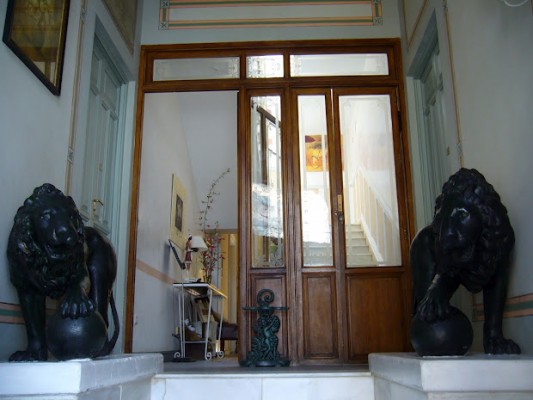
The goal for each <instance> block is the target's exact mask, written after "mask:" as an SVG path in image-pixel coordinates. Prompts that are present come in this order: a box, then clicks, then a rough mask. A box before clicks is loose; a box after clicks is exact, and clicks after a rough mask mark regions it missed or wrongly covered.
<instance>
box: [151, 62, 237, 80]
mask: <svg viewBox="0 0 533 400" xmlns="http://www.w3.org/2000/svg"><path fill="white" fill-rule="evenodd" d="M239 73H240V71H239V57H213V58H174V59H169V60H166V59H165V60H154V76H153V79H154V81H179V80H198V79H237V78H239Z"/></svg>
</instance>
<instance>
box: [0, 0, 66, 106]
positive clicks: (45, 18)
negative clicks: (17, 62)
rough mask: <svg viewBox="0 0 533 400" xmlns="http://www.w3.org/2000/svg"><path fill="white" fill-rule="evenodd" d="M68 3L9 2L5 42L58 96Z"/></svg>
mask: <svg viewBox="0 0 533 400" xmlns="http://www.w3.org/2000/svg"><path fill="white" fill-rule="evenodd" d="M68 9H69V0H46V1H45V0H9V3H8V5H7V13H6V22H5V25H4V35H3V37H2V39H3V41H4V43H5V44H6V45H7V46H8V47H9V48H10V49H11V50H12V51H13V52H14V53H15V54H16V55H17V57H18V58H20V59H21V60H22V62H24V64H26V66H27V67H28V68H29V69H30V70H31V71H32V72H33V73H34V74H35V75H36V76H37V78H39V79H40V80H41V82H42V83H44V85H45V86H46V87H47V88H48V89H49V90H50V91H51V92H52V93H53V94H55V95H56V96H59V94H60V92H61V75H62V72H63V55H64V51H65V38H66V34H67V20H68Z"/></svg>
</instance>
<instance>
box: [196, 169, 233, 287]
mask: <svg viewBox="0 0 533 400" xmlns="http://www.w3.org/2000/svg"><path fill="white" fill-rule="evenodd" d="M229 173H230V169H229V168H228V169H227V170H225V171H224V172H222V174H220V175H219V177H218V178H217V179H215V180H214V181H213V182H212V183H211V187H210V188H209V191H208V192H207V195H206V199H205V200H202V207H203V208H202V209H201V210H200V217H199V219H198V220H199V225H200V228H201V230H202V232H203V235H204V241H205V243H206V245H207V251H205V252H204V253H203V254H202V255H203V260H202V263H203V265H204V266H203V267H202V269H203V270H204V274H205V277H206V279H207V280H208V281H209V280H210V279H211V275H212V273H213V270H214V269H215V268H217V266H218V263H219V261H220V260H223V259H224V256H223V254H222V253H221V252H220V242H221V241H222V238H221V237H220V234H219V233H218V232H217V229H218V221H216V222H215V223H214V224H213V225H211V224H210V223H209V219H208V214H209V211H210V210H211V208H212V206H213V202H214V201H215V197H216V196H218V195H219V194H220V193H219V192H217V191H216V187H217V185H218V184H219V183H220V181H221V180H222V179H223V178H224V177H225V176H226V175H228V174H229ZM208 231H209V232H208Z"/></svg>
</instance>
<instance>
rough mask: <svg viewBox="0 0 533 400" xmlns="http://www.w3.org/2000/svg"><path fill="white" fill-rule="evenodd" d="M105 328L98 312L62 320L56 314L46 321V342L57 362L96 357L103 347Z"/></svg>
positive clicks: (105, 334) (105, 336)
mask: <svg viewBox="0 0 533 400" xmlns="http://www.w3.org/2000/svg"><path fill="white" fill-rule="evenodd" d="M106 338H107V327H106V324H105V322H104V319H103V318H102V316H101V315H100V313H99V312H97V311H95V312H93V313H92V314H91V315H89V316H87V317H80V318H77V319H71V318H62V317H61V314H60V313H59V312H57V313H56V314H54V315H53V316H51V317H50V318H49V319H48V325H47V327H46V340H47V344H48V349H49V350H50V353H52V355H53V356H54V357H55V358H57V359H58V360H72V359H75V358H93V357H96V356H97V355H98V354H99V353H100V350H102V348H103V347H104V345H105V342H106Z"/></svg>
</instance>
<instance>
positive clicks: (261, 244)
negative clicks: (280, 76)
mask: <svg viewBox="0 0 533 400" xmlns="http://www.w3.org/2000/svg"><path fill="white" fill-rule="evenodd" d="M251 108H252V109H251V149H252V151H251V153H252V154H251V157H252V171H251V174H252V267H253V268H264V267H282V266H284V264H285V261H284V256H283V207H282V199H283V189H282V179H281V178H282V170H281V112H280V110H281V99H280V96H257V97H252V98H251Z"/></svg>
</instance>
